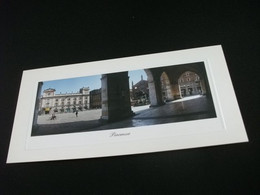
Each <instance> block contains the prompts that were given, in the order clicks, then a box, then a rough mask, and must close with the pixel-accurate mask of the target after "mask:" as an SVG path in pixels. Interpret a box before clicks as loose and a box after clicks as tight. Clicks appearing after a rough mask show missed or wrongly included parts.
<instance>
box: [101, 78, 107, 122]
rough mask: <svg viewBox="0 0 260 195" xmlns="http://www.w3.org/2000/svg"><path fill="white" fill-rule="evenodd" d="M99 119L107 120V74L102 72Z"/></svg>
mask: <svg viewBox="0 0 260 195" xmlns="http://www.w3.org/2000/svg"><path fill="white" fill-rule="evenodd" d="M101 101H102V103H101V106H102V115H101V119H103V120H108V91H107V75H106V74H103V75H102V77H101Z"/></svg>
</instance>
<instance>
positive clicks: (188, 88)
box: [178, 71, 202, 97]
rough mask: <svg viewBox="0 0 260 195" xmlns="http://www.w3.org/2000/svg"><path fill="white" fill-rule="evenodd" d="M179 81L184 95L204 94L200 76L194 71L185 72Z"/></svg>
mask: <svg viewBox="0 0 260 195" xmlns="http://www.w3.org/2000/svg"><path fill="white" fill-rule="evenodd" d="M178 83H179V86H180V91H181V95H182V97H186V96H191V95H199V94H202V90H201V82H200V77H199V75H197V74H196V73H194V72H191V71H186V72H184V73H183V74H182V75H181V76H180V78H179V80H178Z"/></svg>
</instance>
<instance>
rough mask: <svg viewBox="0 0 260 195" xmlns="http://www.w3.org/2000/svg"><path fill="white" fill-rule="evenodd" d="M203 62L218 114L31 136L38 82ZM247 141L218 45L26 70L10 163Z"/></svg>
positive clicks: (9, 155) (222, 55)
mask: <svg viewBox="0 0 260 195" xmlns="http://www.w3.org/2000/svg"><path fill="white" fill-rule="evenodd" d="M201 61H203V62H204V64H205V68H206V72H207V76H208V80H209V85H210V89H211V92H212V96H213V101H214V105H215V109H216V113H217V117H216V118H211V119H203V120H195V121H187V122H181V123H168V124H162V125H153V126H144V127H136V128H125V129H116V130H106V131H95V132H84V133H71V134H60V135H48V136H34V137H31V136H30V134H31V126H32V120H33V113H34V106H35V99H36V92H37V86H38V82H40V81H47V80H57V79H65V78H73V77H82V76H90V75H97V74H106V73H112V72H121V71H128V70H137V69H146V68H153V67H159V66H170V65H179V64H187V63H194V62H201ZM190 127H192V128H190ZM158 129H159V130H160V131H158ZM114 131H116V132H120V133H129V132H130V135H129V136H120V137H110V135H111V132H114ZM246 141H248V138H247V135H246V131H245V128H244V125H243V121H242V118H241V115H240V111H239V108H238V104H237V101H236V97H235V93H234V90H233V87H232V83H231V80H230V76H229V73H228V69H227V65H226V62H225V58H224V54H223V51H222V48H221V46H219V45H218V46H211V47H202V48H195V49H188V50H180V51H173V52H165V53H157V54H150V55H143V56H134V57H127V58H118V59H112V60H104V61H97V62H89V63H80V64H73V65H66V66H58V67H51V68H43V69H34V70H27V71H24V72H23V76H22V81H21V87H20V93H19V98H18V103H17V108H16V114H15V120H14V125H13V131H12V137H11V142H10V147H9V153H8V158H7V163H17V162H33V161H49V160H65V159H79V158H92V157H104V156H116V155H126V154H137V153H147V152H157V151H167V150H176V149H186V148H194V147H203V146H212V145H221V144H229V143H238V142H246Z"/></svg>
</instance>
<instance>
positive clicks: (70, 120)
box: [32, 96, 216, 136]
mask: <svg viewBox="0 0 260 195" xmlns="http://www.w3.org/2000/svg"><path fill="white" fill-rule="evenodd" d="M132 110H133V112H134V113H135V114H136V115H135V116H133V117H131V118H129V119H126V120H123V121H119V122H114V123H108V124H103V123H101V122H100V121H99V119H100V116H101V109H97V110H87V111H82V112H79V113H78V117H76V114H75V113H63V114H56V117H57V118H56V119H55V120H50V117H51V115H42V116H39V117H38V121H37V123H38V125H37V126H36V127H34V128H33V130H32V135H33V136H34V135H49V134H61V133H72V132H82V131H96V130H105V129H115V128H125V127H137V126H144V125H154V124H163V123H171V122H179V121H187V120H197V119H205V118H212V117H215V116H216V114H215V111H214V107H213V105H212V104H211V103H210V102H209V101H208V99H207V98H206V97H204V96H192V97H186V98H183V99H181V100H176V101H172V102H168V103H166V104H165V105H163V106H159V107H152V108H149V105H146V106H139V107H133V108H132Z"/></svg>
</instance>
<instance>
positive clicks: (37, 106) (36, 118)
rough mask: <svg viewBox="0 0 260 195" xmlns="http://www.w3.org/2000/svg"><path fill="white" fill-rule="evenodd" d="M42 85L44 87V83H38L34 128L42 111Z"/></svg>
mask: <svg viewBox="0 0 260 195" xmlns="http://www.w3.org/2000/svg"><path fill="white" fill-rule="evenodd" d="M42 85H43V82H39V83H38V88H37V94H36V101H35V109H34V115H33V126H35V125H37V120H38V115H39V111H40V109H41V107H40V103H41V91H42Z"/></svg>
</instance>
